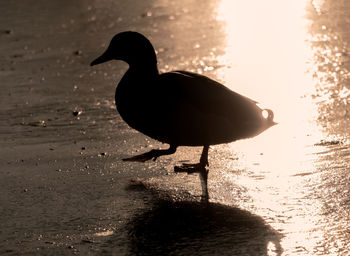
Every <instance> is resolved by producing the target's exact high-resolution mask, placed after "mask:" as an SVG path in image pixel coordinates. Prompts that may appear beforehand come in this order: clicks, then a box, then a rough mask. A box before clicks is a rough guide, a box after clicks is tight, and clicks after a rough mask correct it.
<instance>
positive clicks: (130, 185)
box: [0, 0, 350, 255]
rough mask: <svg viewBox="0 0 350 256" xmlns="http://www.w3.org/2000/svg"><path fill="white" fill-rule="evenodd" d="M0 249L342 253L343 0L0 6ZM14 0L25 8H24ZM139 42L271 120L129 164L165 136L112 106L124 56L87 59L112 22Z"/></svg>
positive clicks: (345, 214) (113, 28)
mask: <svg viewBox="0 0 350 256" xmlns="http://www.w3.org/2000/svg"><path fill="white" fill-rule="evenodd" d="M0 8H1V10H4V11H3V15H2V16H1V17H0V24H2V25H1V27H0V41H1V44H0V51H1V53H2V58H1V59H0V76H1V88H2V93H1V94H0V98H1V100H0V109H1V112H0V141H1V146H0V151H1V155H0V166H1V172H0V175H1V178H0V205H1V208H0V253H1V254H4V255H7V254H8V255H18V254H25V255H38V254H42V255H55V254H86V255H100V254H105V255H110V254H116V255H119V254H121V255H139V254H140V255H156V254H158V255H159V254H164V255H193V254H195V253H197V254H200V255H213V254H214V255H215V254H224V255H347V254H349V253H350V252H349V247H348V244H349V243H350V236H349V231H348V230H349V226H350V219H349V217H350V216H349V210H350V209H349V196H348V192H349V178H350V177H349V174H348V169H349V168H348V167H349V155H350V154H349V131H348V127H349V113H348V111H349V110H348V105H347V104H348V99H349V82H348V76H349V75H348V74H349V71H348V70H349V61H348V58H349V56H348V55H349V53H348V51H349V50H348V46H347V44H348V42H350V38H349V35H348V33H347V32H348V31H347V28H348V21H349V19H348V17H347V16H348V14H349V12H350V9H349V8H350V4H348V3H347V2H346V1H331V0H319V1H316V0H314V1H306V0H305V1H304V0H300V1H292V2H291V3H285V2H283V3H282V2H281V1H277V0H267V1H264V2H261V1H246V2H244V3H243V2H242V1H229V0H221V1H219V0H212V1H205V3H204V2H203V3H202V2H198V1H191V0H186V1H182V3H181V5H180V4H179V3H178V2H174V1H167V0H154V1H151V0H148V1H142V2H141V1H138V2H137V4H135V3H130V2H126V1H108V0H103V1H98V2H95V1H75V2H74V3H71V2H68V1H67V2H66V1H49V2H48V1H25V2H23V3H19V2H18V1H3V2H1V3H0ZM23 10H26V11H25V12H24V11H23ZM124 30H137V31H139V32H141V33H144V34H145V35H147V36H148V37H149V38H150V39H151V41H152V42H153V44H154V46H155V48H156V50H157V54H158V62H159V69H160V70H161V71H162V72H165V71H169V70H174V69H186V70H190V71H195V72H199V73H202V74H205V75H207V76H210V77H212V78H214V79H216V80H219V81H221V82H223V83H224V84H225V85H227V86H228V87H230V88H231V89H233V90H235V91H237V92H240V93H242V94H244V95H246V96H248V97H250V98H252V99H255V100H257V101H259V102H260V104H261V105H262V106H264V107H268V108H271V109H273V110H274V113H275V119H276V121H277V122H279V124H278V125H277V126H274V127H272V128H271V129H269V130H268V131H266V132H264V133H263V134H261V135H259V136H258V137H256V138H253V139H249V140H244V141H238V142H234V143H231V144H228V145H219V146H214V147H212V148H211V150H210V153H209V161H210V173H209V193H210V196H211V203H210V204H208V205H203V204H200V203H199V202H198V201H199V199H200V193H201V188H200V182H199V178H198V177H197V175H186V174H175V173H174V172H173V166H174V165H175V164H179V163H181V162H186V161H189V162H196V161H198V158H199V156H200V148H181V149H180V150H179V151H178V152H177V153H176V154H175V155H173V156H167V157H163V158H160V159H158V160H157V161H156V162H149V163H145V164H140V163H130V162H122V161H121V159H122V158H124V157H126V156H131V155H135V154H137V153H139V152H144V151H147V150H150V149H152V148H155V147H166V145H161V144H159V143H158V142H156V141H153V140H150V139H148V138H146V137H145V136H143V135H142V134H139V133H137V132H136V131H133V130H131V129H130V128H129V127H128V126H127V125H126V124H125V123H124V122H123V121H122V120H121V118H120V117H119V115H118V113H117V112H116V110H115V108H114V102H113V100H114V89H115V84H116V83H117V82H118V81H119V79H120V78H121V77H122V75H123V74H124V72H125V71H126V69H127V65H126V64H124V63H120V62H117V61H115V62H110V63H108V64H105V65H100V66H97V67H96V68H95V67H94V68H90V67H89V63H90V62H91V60H93V59H94V58H95V57H97V56H98V55H99V54H100V53H101V52H102V51H103V50H104V49H105V48H106V45H107V44H108V42H109V40H110V38H111V37H112V36H113V35H114V34H115V33H117V32H120V31H124Z"/></svg>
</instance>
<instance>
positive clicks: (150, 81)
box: [115, 68, 269, 146]
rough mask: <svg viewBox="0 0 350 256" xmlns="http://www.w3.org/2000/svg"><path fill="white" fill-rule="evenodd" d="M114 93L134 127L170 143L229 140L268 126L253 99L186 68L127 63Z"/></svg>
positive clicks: (189, 144)
mask: <svg viewBox="0 0 350 256" xmlns="http://www.w3.org/2000/svg"><path fill="white" fill-rule="evenodd" d="M115 99H116V105H117V109H118V111H119V113H120V115H121V116H122V118H123V119H124V120H125V121H126V122H127V123H128V124H129V125H130V126H131V127H132V128H134V129H136V130H138V131H140V132H142V133H144V134H145V135H147V136H149V137H151V138H153V139H156V140H158V141H161V142H163V143H168V144H171V145H177V146H204V145H215V144H221V143H228V142H232V141H235V140H237V139H243V138H249V137H253V136H255V135H257V134H258V133H260V132H261V131H263V130H265V129H266V128H268V127H269V124H268V121H267V120H266V119H264V118H263V116H262V110H261V109H260V108H259V107H258V106H257V105H256V102H255V101H253V100H250V99H248V98H246V97H244V96H242V95H239V94H237V93H235V92H233V91H231V90H229V89H228V88H226V87H224V86H223V85H221V84H219V83H217V82H215V81H213V80H211V79H209V78H207V77H205V76H202V75H198V74H194V73H190V72H185V71H175V72H169V73H164V74H161V75H159V74H157V75H151V76H148V75H147V74H137V72H136V71H134V70H132V68H130V69H129V70H128V71H127V73H126V74H125V75H124V77H123V79H122V80H121V82H120V83H119V84H118V87H117V89H116V95H115Z"/></svg>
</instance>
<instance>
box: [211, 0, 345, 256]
mask: <svg viewBox="0 0 350 256" xmlns="http://www.w3.org/2000/svg"><path fill="white" fill-rule="evenodd" d="M308 2H309V1H308V0H298V1H281V0H265V1H259V0H248V1H239V0H222V1H221V4H220V6H219V8H218V19H219V20H221V21H223V22H224V23H225V31H226V35H227V37H226V45H227V47H226V52H225V54H224V55H223V56H222V57H221V59H220V60H219V62H220V63H225V68H222V69H219V70H217V76H218V77H219V78H220V79H221V80H222V81H225V84H226V85H227V86H228V87H230V88H231V89H232V90H234V91H237V92H239V93H241V94H243V95H246V96H248V97H249V98H252V99H254V100H257V101H258V102H259V103H260V104H261V105H262V106H263V107H264V108H269V109H272V110H273V111H274V115H275V121H276V122H278V125H276V126H274V127H272V128H270V129H269V130H267V131H265V132H264V133H263V134H261V135H259V136H258V137H256V138H253V139H250V140H243V141H238V142H235V143H232V144H230V145H229V146H228V148H227V151H229V152H233V153H232V154H235V155H236V156H237V158H238V161H237V163H236V165H237V166H233V169H238V168H239V169H240V170H245V171H246V173H247V174H246V175H232V174H231V173H227V175H226V179H228V180H231V181H232V182H233V183H236V184H239V185H240V186H243V187H246V188H247V193H248V194H249V196H250V198H252V200H253V201H252V202H247V201H242V202H240V204H242V205H241V206H240V207H244V208H246V209H248V210H251V211H253V212H255V213H257V214H259V215H261V216H263V217H264V218H266V219H267V221H268V222H269V224H271V225H272V226H273V227H274V228H275V229H276V230H284V232H285V234H284V235H285V237H284V239H283V241H282V246H284V247H286V248H291V247H292V244H293V247H295V246H298V243H300V244H302V246H304V248H305V250H306V251H307V250H311V251H312V249H313V248H314V247H315V246H317V243H318V242H319V241H320V240H322V237H323V233H322V232H321V231H320V230H314V231H312V230H313V229H314V227H315V223H317V222H318V221H319V220H320V218H322V217H320V215H321V214H319V212H318V211H319V210H320V209H321V206H320V202H319V201H318V200H311V201H307V203H310V204H311V205H302V204H301V203H300V202H298V200H300V201H302V198H303V197H305V196H306V195H308V194H309V193H311V192H310V189H311V188H309V187H308V185H307V184H305V182H304V180H303V177H304V176H307V175H310V174H313V173H315V172H316V168H317V167H316V165H315V162H317V158H318V156H317V150H318V148H317V147H315V144H317V143H318V142H319V141H320V140H322V138H324V135H323V134H322V132H321V129H320V127H318V126H317V122H316V119H317V117H318V112H317V108H316V104H315V101H314V100H313V98H312V96H313V95H314V93H315V85H314V81H313V77H312V73H311V72H307V71H308V70H310V63H309V60H310V59H311V58H312V56H313V52H312V49H311V47H310V45H309V44H308V43H307V39H308V38H309V35H308V31H307V26H308V23H307V22H308V21H307V20H306V19H305V17H304V16H305V7H306V4H307V3H308ZM342 94H343V95H344V96H345V95H346V96H347V95H349V92H348V91H346V90H344V91H343V92H342ZM264 112H266V111H264ZM263 115H264V117H265V118H266V116H267V113H263ZM230 161H231V162H232V160H230ZM231 162H230V163H229V165H232V163H231ZM293 206H294V207H295V208H293ZM283 216H284V217H283ZM301 216H302V217H301ZM280 218H286V219H285V220H283V221H281V220H279V221H277V220H278V219H280ZM300 241H301V242H300ZM270 246H272V245H270ZM300 246H301V245H300ZM289 253H290V252H289ZM293 255H294V254H293ZM295 255H296V254H295ZM298 255H304V254H303V253H302V252H300V254H298ZM305 255H306V254H305Z"/></svg>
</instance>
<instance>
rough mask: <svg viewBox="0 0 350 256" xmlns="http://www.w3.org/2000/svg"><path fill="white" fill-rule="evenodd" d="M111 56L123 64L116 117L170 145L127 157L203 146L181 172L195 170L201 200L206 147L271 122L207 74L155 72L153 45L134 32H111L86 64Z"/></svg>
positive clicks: (141, 158) (142, 157) (137, 158)
mask: <svg viewBox="0 0 350 256" xmlns="http://www.w3.org/2000/svg"><path fill="white" fill-rule="evenodd" d="M112 59H119V60H123V61H125V62H127V63H128V64H129V69H128V71H127V72H126V73H125V75H124V76H123V78H122V79H121V81H120V82H119V84H118V86H117V89H116V94H115V100H116V106H117V109H118V111H119V113H120V115H121V117H122V118H123V119H124V120H125V122H126V123H128V124H129V125H130V126H131V127H132V128H134V129H136V130H138V131H140V132H142V133H143V134H145V135H147V136H149V137H151V138H153V139H156V140H158V141H161V142H163V143H168V144H170V148H169V149H168V150H152V151H150V152H147V153H145V154H142V155H139V156H135V157H131V158H128V159H127V160H135V161H147V160H149V159H152V158H153V159H156V158H157V157H159V156H161V155H167V154H172V153H175V151H176V148H177V147H178V146H204V149H203V153H202V156H201V161H200V163H199V164H197V165H191V166H190V167H189V166H186V167H185V168H182V169H181V170H185V171H191V170H192V169H193V168H197V169H200V170H199V171H200V173H201V174H202V175H201V177H202V178H203V179H202V180H204V183H205V184H204V188H203V193H204V194H205V193H206V195H205V197H206V198H208V195H207V188H206V183H207V180H206V179H207V171H206V170H205V166H207V165H208V159H207V158H208V149H209V146H210V145H215V144H221V143H228V142H232V141H235V140H238V139H244V138H250V137H254V136H256V135H258V134H259V133H261V132H263V131H264V130H266V129H268V128H269V127H271V126H272V125H274V124H275V123H274V121H273V112H272V111H271V110H266V112H267V113H268V116H267V117H265V118H264V117H263V114H262V112H263V111H264V110H262V109H261V108H259V107H258V106H257V105H256V102H255V101H253V100H251V99H249V98H247V97H245V96H242V95H240V94H238V93H236V92H233V91H231V90H230V89H228V88H227V87H225V86H223V85H222V84H220V83H218V82H216V81H214V80H212V79H210V78H208V77H205V76H203V75H199V74H195V73H191V72H186V71H174V72H168V73H163V74H159V72H158V68H157V60H156V55H155V51H154V49H153V46H152V45H151V43H150V42H149V41H148V40H147V39H146V38H145V37H144V36H143V35H141V34H139V33H136V32H122V33H120V34H117V35H116V36H115V37H114V38H113V39H112V41H111V43H110V45H109V47H108V49H107V51H106V52H105V53H104V54H103V55H101V56H100V57H99V58H97V59H96V60H94V61H93V62H92V63H91V65H96V64H99V63H103V62H105V61H109V60H112ZM189 169H191V170H189ZM177 170H179V169H177Z"/></svg>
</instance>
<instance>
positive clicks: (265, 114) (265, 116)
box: [262, 109, 269, 119]
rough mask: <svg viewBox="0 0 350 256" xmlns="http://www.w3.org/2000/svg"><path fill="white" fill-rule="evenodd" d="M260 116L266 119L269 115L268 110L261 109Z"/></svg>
mask: <svg viewBox="0 0 350 256" xmlns="http://www.w3.org/2000/svg"><path fill="white" fill-rule="evenodd" d="M262 116H263V118H264V119H267V118H268V117H269V112H267V110H265V109H264V110H263V111H262Z"/></svg>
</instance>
